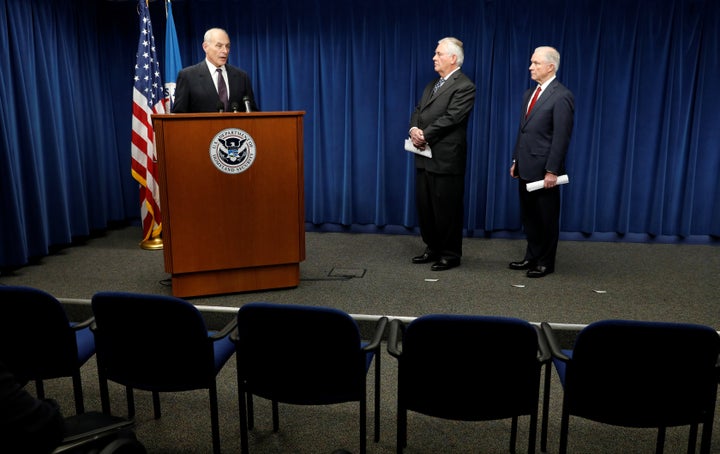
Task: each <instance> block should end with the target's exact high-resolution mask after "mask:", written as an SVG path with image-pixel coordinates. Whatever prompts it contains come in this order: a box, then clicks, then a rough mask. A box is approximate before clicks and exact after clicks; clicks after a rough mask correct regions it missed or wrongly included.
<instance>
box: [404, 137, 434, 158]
mask: <svg viewBox="0 0 720 454" xmlns="http://www.w3.org/2000/svg"><path fill="white" fill-rule="evenodd" d="M405 151H409V152H410V153H416V154H419V155H422V156H425V157H426V158H432V151H431V150H430V145H425V149H424V150H421V149H419V148H417V147H416V146H415V145H413V143H412V140H410V139H405Z"/></svg>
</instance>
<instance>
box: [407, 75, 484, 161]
mask: <svg viewBox="0 0 720 454" xmlns="http://www.w3.org/2000/svg"><path fill="white" fill-rule="evenodd" d="M438 80H439V79H435V80H433V81H432V82H430V83H429V84H428V85H427V86H426V87H425V90H424V91H423V95H422V98H420V103H419V104H418V105H417V107H415V110H414V111H413V113H412V116H411V117H410V128H412V127H418V128H420V129H422V130H423V133H424V134H425V140H426V141H427V142H428V145H430V149H431V150H432V155H433V157H432V158H426V157H425V156H420V155H416V156H415V167H418V168H424V169H425V170H427V171H429V172H435V173H443V174H454V175H464V174H465V166H466V163H467V125H468V118H469V117H470V112H471V111H472V109H473V106H474V104H475V84H474V83H473V82H472V81H471V80H470V79H469V78H468V77H467V76H466V75H465V74H463V73H462V72H461V71H460V70H457V71H455V72H454V73H453V74H452V75H451V76H450V77H449V78H448V80H446V81H445V83H444V84H443V85H442V86H441V87H440V88H439V89H438V91H437V92H436V93H435V94H434V95H433V93H432V91H433V87H434V86H435V83H436V82H437V81H438Z"/></svg>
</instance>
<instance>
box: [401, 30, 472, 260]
mask: <svg viewBox="0 0 720 454" xmlns="http://www.w3.org/2000/svg"><path fill="white" fill-rule="evenodd" d="M462 46H463V44H462V41H460V40H458V39H456V38H443V39H441V40H440V41H438V45H437V48H436V49H435V55H434V56H433V63H434V65H435V71H436V72H437V73H438V74H439V75H440V79H436V80H433V81H432V82H430V83H429V84H428V85H427V86H426V87H425V91H424V92H423V95H422V98H420V102H419V103H418V105H417V107H416V108H415V110H414V112H413V113H412V116H411V118H410V139H411V140H412V143H413V145H415V147H417V148H419V149H421V150H424V149H425V148H426V147H429V148H430V151H431V153H432V157H426V156H422V155H419V154H416V155H415V168H416V173H415V199H416V204H417V210H418V221H419V224H420V234H421V236H422V239H423V242H424V243H425V245H426V247H425V252H423V254H422V255H419V256H417V257H413V259H412V262H413V263H429V262H434V263H433V265H432V267H431V268H430V269H431V270H433V271H444V270H448V269H450V268H454V267H456V266H459V265H460V257H461V256H462V237H463V218H464V203H463V199H464V195H465V167H466V163H467V125H468V118H469V116H470V112H471V111H472V109H473V105H474V103H475V84H474V83H473V82H472V81H471V80H470V79H469V78H468V77H467V76H466V75H465V74H463V73H462V71H460V67H461V66H462V64H463V60H464V52H463V47H462ZM436 87H437V88H436Z"/></svg>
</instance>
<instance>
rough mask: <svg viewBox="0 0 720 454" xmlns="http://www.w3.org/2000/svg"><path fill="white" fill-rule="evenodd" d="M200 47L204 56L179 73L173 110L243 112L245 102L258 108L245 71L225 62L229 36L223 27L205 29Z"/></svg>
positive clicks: (176, 111)
mask: <svg viewBox="0 0 720 454" xmlns="http://www.w3.org/2000/svg"><path fill="white" fill-rule="evenodd" d="M202 47H203V50H204V51H205V60H203V61H201V62H200V63H198V64H196V65H193V66H189V67H187V68H183V69H182V70H181V71H180V72H179V73H178V76H177V84H176V87H175V104H174V105H173V110H172V111H173V113H187V112H219V111H223V112H232V111H235V110H237V111H238V112H245V111H246V110H247V108H246V105H247V106H249V107H250V110H251V111H256V110H258V108H257V105H256V104H255V95H254V94H253V89H252V85H251V84H250V77H249V76H248V74H247V73H246V72H245V71H243V70H241V69H239V68H236V67H234V66H231V65H228V64H227V59H228V54H229V53H230V38H229V37H228V34H227V33H226V32H225V30H222V29H220V28H211V29H210V30H208V31H207V32H205V36H204V39H203V44H202ZM218 76H220V77H221V79H218ZM223 95H224V96H223ZM221 98H222V99H221Z"/></svg>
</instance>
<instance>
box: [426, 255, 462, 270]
mask: <svg viewBox="0 0 720 454" xmlns="http://www.w3.org/2000/svg"><path fill="white" fill-rule="evenodd" d="M456 266H460V257H443V258H441V259H440V260H438V261H437V262H435V263H433V266H431V267H430V270H432V271H445V270H449V269H450V268H455V267H456Z"/></svg>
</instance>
